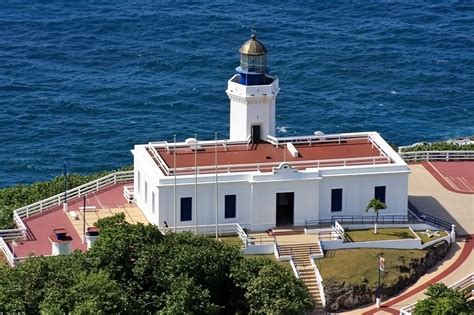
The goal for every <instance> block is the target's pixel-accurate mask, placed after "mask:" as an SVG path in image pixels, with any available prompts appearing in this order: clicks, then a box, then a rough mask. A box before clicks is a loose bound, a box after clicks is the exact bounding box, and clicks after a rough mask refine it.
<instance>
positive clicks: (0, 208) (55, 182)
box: [0, 167, 132, 229]
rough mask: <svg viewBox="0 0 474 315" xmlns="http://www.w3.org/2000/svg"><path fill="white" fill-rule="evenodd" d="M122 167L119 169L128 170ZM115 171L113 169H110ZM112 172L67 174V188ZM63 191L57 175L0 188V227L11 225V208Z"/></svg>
mask: <svg viewBox="0 0 474 315" xmlns="http://www.w3.org/2000/svg"><path fill="white" fill-rule="evenodd" d="M130 169H132V167H123V168H121V169H119V171H125V170H130ZM112 172H115V171H112ZM112 172H100V173H94V174H91V175H79V174H68V188H69V189H71V188H74V187H77V186H80V185H83V184H85V183H87V182H90V181H93V180H95V179H97V178H100V177H103V176H105V175H108V174H110V173H112ZM63 191H64V176H58V177H55V178H53V179H52V180H49V181H45V182H37V183H34V184H31V185H15V186H11V187H6V188H2V189H0V229H8V228H12V227H13V210H15V209H18V208H21V207H24V206H26V205H29V204H32V203H35V202H37V201H40V200H43V199H46V198H49V197H51V196H54V195H56V194H59V193H61V192H63Z"/></svg>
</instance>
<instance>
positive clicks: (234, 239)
mask: <svg viewBox="0 0 474 315" xmlns="http://www.w3.org/2000/svg"><path fill="white" fill-rule="evenodd" d="M219 239H220V240H221V241H222V242H224V243H226V244H228V245H234V246H238V247H242V246H243V245H244V244H243V243H242V240H241V239H240V238H239V237H238V236H237V235H229V236H220V237H219Z"/></svg>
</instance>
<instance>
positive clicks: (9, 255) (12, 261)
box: [0, 237, 15, 267]
mask: <svg viewBox="0 0 474 315" xmlns="http://www.w3.org/2000/svg"><path fill="white" fill-rule="evenodd" d="M0 249H1V250H2V252H3V254H4V255H5V258H6V259H7V261H8V263H9V264H10V266H12V267H13V266H15V257H14V256H13V253H12V251H11V250H10V247H8V245H7V243H6V242H5V240H4V239H3V237H0Z"/></svg>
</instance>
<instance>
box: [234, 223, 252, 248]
mask: <svg viewBox="0 0 474 315" xmlns="http://www.w3.org/2000/svg"><path fill="white" fill-rule="evenodd" d="M236 230H237V236H238V237H239V238H240V240H241V241H242V243H244V244H245V247H247V246H249V245H252V240H251V239H250V237H249V236H248V234H247V233H246V232H245V230H244V229H243V228H242V227H241V226H240V224H238V223H236Z"/></svg>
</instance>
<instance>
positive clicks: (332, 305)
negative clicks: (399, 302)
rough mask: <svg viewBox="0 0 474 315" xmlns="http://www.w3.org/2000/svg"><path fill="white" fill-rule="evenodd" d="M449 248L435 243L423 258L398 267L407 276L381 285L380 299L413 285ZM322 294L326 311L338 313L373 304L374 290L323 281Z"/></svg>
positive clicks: (373, 288) (362, 285)
mask: <svg viewBox="0 0 474 315" xmlns="http://www.w3.org/2000/svg"><path fill="white" fill-rule="evenodd" d="M449 248H450V244H448V243H447V242H445V241H442V242H439V243H436V244H434V245H433V246H430V247H429V248H427V254H426V256H425V257H424V258H421V259H413V260H411V261H409V262H407V263H406V265H405V266H402V267H400V272H402V273H405V274H406V273H408V276H402V275H401V276H400V277H399V279H398V281H397V282H396V283H394V284H393V285H391V286H388V287H387V286H384V285H383V284H382V299H383V300H384V299H387V298H390V297H392V296H394V295H396V294H397V293H399V292H400V291H402V290H404V289H405V288H406V287H407V286H409V285H411V284H413V283H415V282H416V281H417V280H418V279H419V278H420V277H421V276H422V275H424V274H425V273H426V272H427V271H428V270H429V269H430V268H432V267H434V266H435V265H436V264H437V263H438V262H440V261H441V260H443V259H444V258H445V257H446V255H447V253H448V251H449ZM324 293H325V295H326V308H327V311H330V312H338V311H345V310H351V309H354V308H357V307H360V306H363V305H367V304H370V303H375V293H376V288H375V287H368V285H367V284H365V283H363V284H358V285H354V284H349V283H344V282H340V281H334V280H330V279H328V280H325V281H324Z"/></svg>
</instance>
